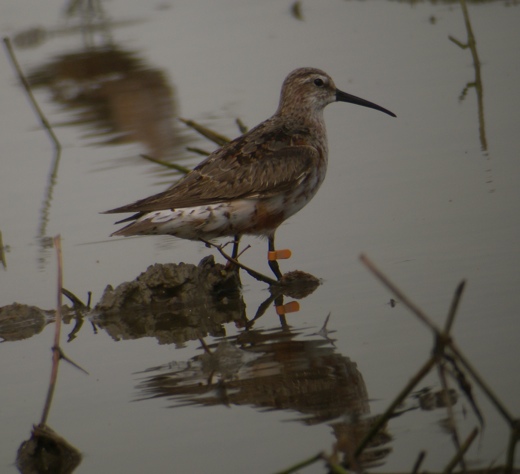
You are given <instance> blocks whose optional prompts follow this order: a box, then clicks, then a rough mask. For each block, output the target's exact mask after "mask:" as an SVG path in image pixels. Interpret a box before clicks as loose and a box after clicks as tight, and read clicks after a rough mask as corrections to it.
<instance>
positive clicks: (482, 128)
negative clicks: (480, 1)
mask: <svg viewBox="0 0 520 474" xmlns="http://www.w3.org/2000/svg"><path fill="white" fill-rule="evenodd" d="M460 5H461V7H462V14H463V15H464V24H465V26H466V31H467V35H468V39H467V42H466V43H462V42H460V41H458V40H457V39H455V38H454V37H453V36H449V39H450V40H451V41H452V42H453V43H455V44H456V45H457V46H459V47H460V48H462V49H467V48H469V50H470V51H471V56H472V58H473V68H474V69H475V81H474V82H468V83H467V84H466V87H464V89H463V90H462V93H461V95H460V99H461V100H464V98H465V97H466V94H467V92H468V90H469V88H470V87H474V88H475V90H476V91H477V105H478V123H479V137H480V146H481V149H482V151H487V149H488V145H487V139H486V125H485V121H484V87H483V84H482V76H481V73H480V59H479V57H478V52H477V42H476V40H475V35H474V34H473V28H472V27H471V20H470V18H469V12H468V7H467V5H466V0H460Z"/></svg>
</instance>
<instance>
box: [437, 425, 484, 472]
mask: <svg viewBox="0 0 520 474" xmlns="http://www.w3.org/2000/svg"><path fill="white" fill-rule="evenodd" d="M477 434H478V428H474V429H473V431H472V432H471V433H470V434H469V436H468V437H467V438H466V441H464V443H462V445H461V446H460V448H459V450H458V451H457V452H456V453H455V456H453V459H452V460H451V461H450V462H449V463H448V465H447V466H446V468H445V469H444V472H443V474H449V473H450V472H451V471H453V469H454V468H455V466H456V465H457V463H459V462H460V461H462V458H463V456H464V453H465V452H466V451H467V450H468V449H469V447H470V446H471V443H473V440H474V439H475V438H476V436H477ZM463 469H464V470H463V472H466V469H465V468H463Z"/></svg>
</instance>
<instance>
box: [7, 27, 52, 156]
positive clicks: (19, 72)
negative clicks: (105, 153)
mask: <svg viewBox="0 0 520 474" xmlns="http://www.w3.org/2000/svg"><path fill="white" fill-rule="evenodd" d="M4 45H5V48H6V50H7V56H8V57H9V59H10V60H11V64H12V66H13V67H14V69H15V71H16V73H17V75H18V79H20V82H21V83H22V85H23V87H24V89H25V92H26V93H27V97H28V98H29V101H30V102H31V105H32V106H33V109H34V111H35V112H36V115H38V118H39V119H40V122H41V123H42V125H43V127H44V128H45V130H47V133H48V134H49V136H50V137H51V140H52V142H53V143H54V147H55V148H56V150H61V145H60V142H59V141H58V139H57V138H56V135H54V132H53V130H52V127H51V125H50V123H49V121H48V120H47V118H46V117H45V115H43V112H42V110H41V109H40V106H39V105H38V103H37V102H36V99H35V98H34V96H33V93H32V92H31V88H30V86H29V82H28V81H27V79H26V78H25V76H24V74H23V72H22V68H21V67H20V65H19V64H18V60H17V59H16V56H15V54H14V51H13V47H12V46H11V41H10V40H9V38H7V37H5V38H4Z"/></svg>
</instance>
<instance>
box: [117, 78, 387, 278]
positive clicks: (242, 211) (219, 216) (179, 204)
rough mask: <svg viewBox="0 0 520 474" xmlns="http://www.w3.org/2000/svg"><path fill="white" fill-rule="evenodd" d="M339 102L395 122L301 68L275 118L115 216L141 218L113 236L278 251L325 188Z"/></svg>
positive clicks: (287, 86) (289, 82)
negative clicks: (243, 242) (333, 109)
mask: <svg viewBox="0 0 520 474" xmlns="http://www.w3.org/2000/svg"><path fill="white" fill-rule="evenodd" d="M335 101H342V102H351V103H355V104H358V105H362V106H365V107H370V108H374V109H377V110H380V111H382V112H385V113H387V114H389V115H392V116H394V114H393V113H392V112H390V111H388V110H386V109H383V108H382V107H380V106H378V105H376V104H373V103H371V102H368V101H365V100H364V99H360V98H358V97H355V96H352V95H350V94H346V93H344V92H342V91H340V90H338V89H336V86H335V85H334V82H333V81H332V79H331V78H330V77H329V76H328V75H327V74H326V73H325V72H323V71H321V70H319V69H314V68H300V69H296V70H295V71H293V72H291V73H290V74H289V75H288V76H287V78H286V79H285V81H284V83H283V86H282V91H281V95H280V103H279V106H278V110H277V111H276V113H275V114H274V115H273V116H272V117H271V118H269V119H267V120H266V121H264V122H262V123H261V124H259V125H257V126H256V127H255V128H253V129H252V130H250V131H249V132H247V133H245V134H244V135H242V136H240V137H238V138H237V139H235V140H233V141H231V142H230V143H228V144H226V145H224V146H223V147H222V148H220V149H218V150H216V151H215V152H213V153H212V154H211V155H210V156H208V158H206V159H205V160H204V161H203V162H202V163H200V164H199V165H198V166H197V167H196V168H194V169H193V171H191V172H190V173H189V174H188V175H186V176H185V177H184V178H183V179H181V180H180V181H179V182H178V183H176V184H175V185H174V186H172V187H171V188H169V189H167V190H166V191H164V192H162V193H159V194H156V195H154V196H150V197H148V198H145V199H142V200H140V201H137V202H135V203H133V204H128V205H126V206H122V207H118V208H116V209H112V210H110V211H107V213H124V212H134V213H135V214H134V215H133V216H131V217H129V218H127V219H124V220H123V221H119V222H128V221H132V222H131V223H130V224H129V225H127V226H126V227H123V228H122V229H120V230H118V231H116V232H114V233H113V234H112V235H124V236H130V235H138V234H170V235H175V236H178V237H181V238H186V239H193V240H198V239H204V240H209V239H213V238H217V237H224V236H238V237H240V236H241V235H243V234H255V235H265V236H267V237H269V248H270V250H274V233H275V231H276V228H277V227H278V226H279V225H280V224H281V223H282V222H283V221H284V220H286V219H287V218H288V217H290V216H292V215H293V214H295V213H296V212H298V211H299V210H300V209H301V208H302V207H304V206H305V205H306V204H307V203H308V202H309V201H310V200H311V199H312V198H313V197H314V195H315V194H316V192H317V190H318V188H319V187H320V185H321V183H322V182H323V179H324V177H325V174H326V170H327V155H328V149H327V136H326V131H325V122H324V120H323V109H324V108H325V106H326V105H328V104H330V103H332V102H335ZM271 263H272V262H270V264H271ZM274 263H275V264H276V262H274ZM274 266H275V267H276V268H277V264H276V265H274ZM271 267H272V268H273V265H271ZM273 271H274V272H275V274H277V277H280V276H281V274H280V272H279V270H278V271H277V270H276V269H274V268H273Z"/></svg>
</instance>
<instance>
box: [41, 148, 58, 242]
mask: <svg viewBox="0 0 520 474" xmlns="http://www.w3.org/2000/svg"><path fill="white" fill-rule="evenodd" d="M60 158H61V148H56V149H55V152H54V158H53V160H52V165H51V169H50V171H49V176H48V178H47V188H46V189H45V197H44V199H43V203H42V208H41V211H40V227H39V229H38V233H37V236H38V238H39V239H40V243H41V244H42V248H43V247H44V245H43V239H44V238H45V235H46V233H47V224H48V223H49V211H50V208H51V201H52V193H53V190H54V186H55V185H56V177H57V176H58V166H59V164H60Z"/></svg>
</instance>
